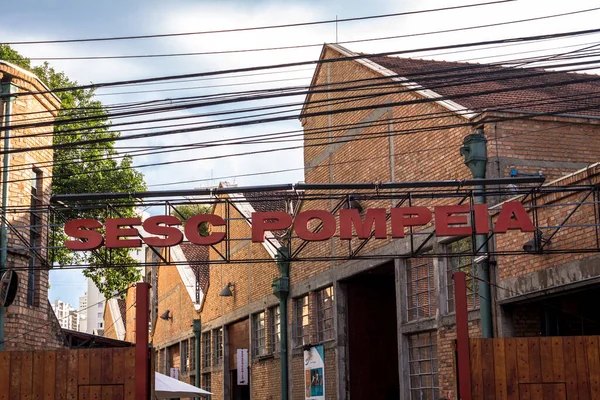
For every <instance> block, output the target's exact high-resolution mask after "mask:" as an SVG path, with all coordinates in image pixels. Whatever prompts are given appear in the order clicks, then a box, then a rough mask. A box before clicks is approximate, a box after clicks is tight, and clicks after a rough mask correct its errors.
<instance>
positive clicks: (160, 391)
mask: <svg viewBox="0 0 600 400" xmlns="http://www.w3.org/2000/svg"><path fill="white" fill-rule="evenodd" d="M154 379H155V380H154V398H156V399H173V398H178V397H204V396H208V395H211V394H212V393H211V392H207V391H206V390H202V389H200V388H197V387H196V386H192V385H190V384H187V383H185V382H181V381H178V380H177V379H173V378H171V377H170V376H166V375H163V374H159V373H158V372H155V373H154Z"/></svg>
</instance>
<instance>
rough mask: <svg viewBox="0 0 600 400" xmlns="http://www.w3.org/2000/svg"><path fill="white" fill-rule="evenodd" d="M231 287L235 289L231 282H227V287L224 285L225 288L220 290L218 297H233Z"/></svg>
mask: <svg viewBox="0 0 600 400" xmlns="http://www.w3.org/2000/svg"><path fill="white" fill-rule="evenodd" d="M232 287H235V285H234V284H233V283H231V282H227V285H225V287H224V288H223V289H222V290H221V293H219V296H222V297H231V296H233V293H232V292H231V288H232Z"/></svg>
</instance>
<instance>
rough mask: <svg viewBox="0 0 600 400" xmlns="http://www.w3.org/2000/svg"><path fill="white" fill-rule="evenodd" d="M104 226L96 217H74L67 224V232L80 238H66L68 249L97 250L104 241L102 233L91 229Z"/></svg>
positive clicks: (68, 234)
mask: <svg viewBox="0 0 600 400" xmlns="http://www.w3.org/2000/svg"><path fill="white" fill-rule="evenodd" d="M98 228H102V224H101V223H100V222H99V221H96V220H95V219H88V218H81V219H74V220H72V221H69V222H67V223H66V224H65V234H66V235H67V236H70V237H74V238H76V239H82V240H85V241H80V240H65V246H66V248H67V249H71V250H76V251H83V250H96V249H97V248H99V247H100V246H102V243H103V242H104V238H103V237H102V234H101V233H100V232H98V231H94V230H90V229H98Z"/></svg>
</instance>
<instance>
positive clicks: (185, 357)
mask: <svg viewBox="0 0 600 400" xmlns="http://www.w3.org/2000/svg"><path fill="white" fill-rule="evenodd" d="M179 346H180V347H179V354H180V357H179V370H180V371H181V373H184V372H187V371H188V362H189V351H188V350H189V348H188V341H187V340H184V341H183V342H181V343H179Z"/></svg>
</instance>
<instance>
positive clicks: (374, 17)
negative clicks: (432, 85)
mask: <svg viewBox="0 0 600 400" xmlns="http://www.w3.org/2000/svg"><path fill="white" fill-rule="evenodd" d="M513 1H515V0H499V1H490V2H486V3H476V4H466V5H461V6H452V7H442V8H433V9H427V10H415V11H405V12H400V13H393V14H379V15H370V16H364V17H353V18H340V19H329V20H321V21H310V22H297V23H291V24H279V25H264V26H255V27H248V28H233V29H219V30H211V31H199V32H182V33H162V34H153V35H137V36H113V37H101V38H84V39H58V40H31V41H13V42H3V43H1V44H8V45H16V44H18V45H25V44H51V43H86V42H103V41H116V40H133V39H150V38H163V37H179V36H194V35H207V34H215V33H231V32H248V31H257V30H267V29H279V28H291V27H298V26H312V25H322V24H333V23H336V24H337V23H342V22H351V21H364V20H369V19H380V18H390V17H398V16H403V15H414V14H424V13H431V12H437V11H446V10H458V9H462V8H472V7H480V6H487V5H492V4H501V3H510V2H513Z"/></svg>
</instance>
